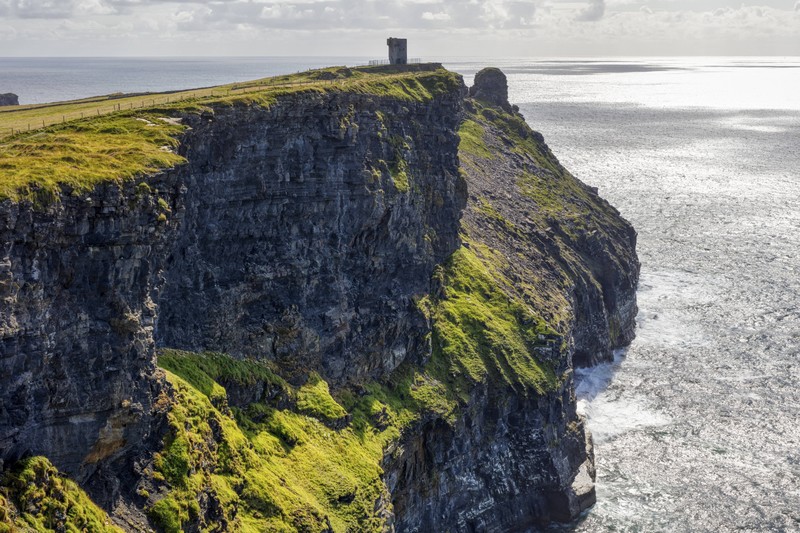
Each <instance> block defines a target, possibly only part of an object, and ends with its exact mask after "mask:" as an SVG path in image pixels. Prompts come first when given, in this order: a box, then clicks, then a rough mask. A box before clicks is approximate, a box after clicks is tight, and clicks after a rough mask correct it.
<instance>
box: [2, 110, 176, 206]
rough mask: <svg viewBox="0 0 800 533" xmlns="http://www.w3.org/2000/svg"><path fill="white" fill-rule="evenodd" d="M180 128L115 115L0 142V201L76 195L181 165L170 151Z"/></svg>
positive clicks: (144, 118) (155, 119)
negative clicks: (67, 193)
mask: <svg viewBox="0 0 800 533" xmlns="http://www.w3.org/2000/svg"><path fill="white" fill-rule="evenodd" d="M182 131H183V127H182V126H177V125H174V124H170V123H167V122H165V121H163V120H159V117H157V116H155V115H152V114H137V115H132V114H130V113H120V114H116V115H111V116H103V117H99V118H97V119H92V120H83V121H79V122H76V123H72V124H68V125H63V126H55V127H52V128H47V129H44V130H41V131H37V132H33V133H31V134H26V135H19V136H15V137H12V138H10V139H7V140H5V141H3V142H0V199H1V198H11V199H14V200H19V199H22V198H32V197H36V196H41V195H46V196H52V194H53V193H55V191H56V190H58V189H59V188H60V187H62V186H67V187H69V188H70V189H72V190H73V191H75V192H77V193H81V192H85V191H88V190H90V189H91V188H93V187H94V186H96V185H97V184H98V183H100V182H109V181H119V180H124V179H128V178H132V177H135V176H140V175H143V174H147V173H151V172H155V171H157V170H159V169H162V168H169V167H172V166H175V165H177V164H179V163H181V162H183V161H184V159H183V158H182V157H180V156H179V155H177V154H176V153H175V152H174V150H175V149H176V147H177V145H178V141H177V138H176V136H177V135H179V134H180V133H181V132H182Z"/></svg>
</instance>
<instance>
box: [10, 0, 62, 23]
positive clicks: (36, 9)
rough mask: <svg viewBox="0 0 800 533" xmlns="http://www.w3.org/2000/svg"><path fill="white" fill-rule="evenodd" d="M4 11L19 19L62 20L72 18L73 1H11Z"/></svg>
mask: <svg viewBox="0 0 800 533" xmlns="http://www.w3.org/2000/svg"><path fill="white" fill-rule="evenodd" d="M6 10H7V11H8V12H9V13H10V15H11V16H13V17H16V18H21V19H63V18H69V17H71V16H72V14H73V11H74V10H75V2H74V0H11V1H10V2H9V3H7V8H6Z"/></svg>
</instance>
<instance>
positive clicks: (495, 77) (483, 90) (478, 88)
mask: <svg viewBox="0 0 800 533" xmlns="http://www.w3.org/2000/svg"><path fill="white" fill-rule="evenodd" d="M469 96H470V98H475V99H476V100H483V101H484V102H488V103H490V104H493V105H496V106H498V107H501V108H503V110H505V111H506V112H508V113H511V112H512V109H511V104H510V103H509V102H508V81H507V80H506V75H505V74H503V71H501V70H500V69H499V68H494V67H487V68H485V69H483V70H481V71H480V72H478V73H477V74H476V75H475V84H474V85H473V86H472V87H470V89H469Z"/></svg>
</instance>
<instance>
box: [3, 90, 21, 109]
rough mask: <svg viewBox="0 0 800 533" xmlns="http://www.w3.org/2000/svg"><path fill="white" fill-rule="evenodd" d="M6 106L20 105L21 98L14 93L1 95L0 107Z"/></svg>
mask: <svg viewBox="0 0 800 533" xmlns="http://www.w3.org/2000/svg"><path fill="white" fill-rule="evenodd" d="M5 105H19V96H17V95H16V94H14V93H4V94H0V107H2V106H5Z"/></svg>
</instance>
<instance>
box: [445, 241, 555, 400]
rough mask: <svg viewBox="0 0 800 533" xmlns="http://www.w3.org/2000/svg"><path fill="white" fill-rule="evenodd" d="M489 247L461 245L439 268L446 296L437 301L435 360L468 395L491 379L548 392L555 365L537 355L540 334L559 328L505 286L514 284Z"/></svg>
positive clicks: (551, 383) (552, 382)
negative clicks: (471, 389) (506, 277)
mask: <svg viewBox="0 0 800 533" xmlns="http://www.w3.org/2000/svg"><path fill="white" fill-rule="evenodd" d="M498 260H502V259H500V258H498V257H497V255H495V254H494V253H493V252H492V251H491V250H490V249H489V248H487V247H481V246H480V245H478V244H477V243H472V244H471V246H470V248H462V249H461V250H458V251H457V252H456V253H455V254H453V256H452V257H451V258H450V260H449V261H448V262H447V264H446V265H445V266H444V268H442V269H441V270H440V272H439V276H441V283H442V286H443V288H444V296H443V297H442V298H439V299H438V300H436V301H434V303H433V306H432V311H431V312H432V317H433V334H434V361H433V364H434V365H442V366H443V368H440V371H439V373H440V374H441V375H443V376H444V375H448V376H456V378H455V380H454V383H453V385H454V386H455V387H456V389H457V391H458V392H459V393H460V394H462V395H463V394H466V393H467V392H468V391H469V389H470V386H471V385H472V384H474V383H478V382H481V381H485V380H487V379H489V380H492V381H494V382H499V383H503V384H507V385H509V386H511V387H514V388H519V389H520V392H528V393H544V392H545V391H547V390H550V389H552V388H554V387H555V386H556V385H557V383H558V380H557V377H556V375H555V373H554V372H553V370H552V368H550V366H549V365H548V364H546V363H545V362H542V361H540V360H538V358H537V357H536V355H535V354H536V350H535V348H537V347H541V346H542V345H544V343H543V341H542V339H541V337H540V336H546V335H552V334H553V333H554V332H553V331H552V329H550V328H549V327H548V325H547V324H546V323H545V322H544V320H542V319H541V318H540V317H538V316H537V315H535V314H534V312H533V311H532V310H531V309H530V308H529V307H528V306H527V305H525V303H524V302H523V301H521V300H519V299H518V298H515V297H514V296H512V295H511V294H512V293H511V292H510V291H507V290H504V285H507V284H509V283H510V282H508V280H505V279H504V278H503V275H502V274H501V273H500V270H499V269H498V268H496V267H495V266H493V262H495V261H498Z"/></svg>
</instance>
